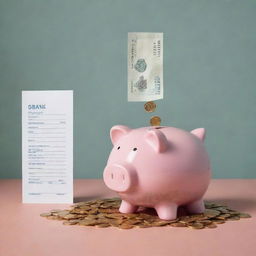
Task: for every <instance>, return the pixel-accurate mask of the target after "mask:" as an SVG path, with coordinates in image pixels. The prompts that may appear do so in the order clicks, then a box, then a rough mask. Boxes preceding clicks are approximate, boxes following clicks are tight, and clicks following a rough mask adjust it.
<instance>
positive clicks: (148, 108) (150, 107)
mask: <svg viewBox="0 0 256 256" xmlns="http://www.w3.org/2000/svg"><path fill="white" fill-rule="evenodd" d="M144 109H145V110H146V111H147V112H154V111H155V109H156V104H155V102H154V101H148V102H146V103H145V104H144Z"/></svg>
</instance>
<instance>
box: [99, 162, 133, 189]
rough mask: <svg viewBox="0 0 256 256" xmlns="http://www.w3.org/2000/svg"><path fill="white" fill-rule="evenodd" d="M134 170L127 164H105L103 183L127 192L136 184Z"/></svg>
mask: <svg viewBox="0 0 256 256" xmlns="http://www.w3.org/2000/svg"><path fill="white" fill-rule="evenodd" d="M136 176H137V175H136V171H135V168H134V167H133V166H130V165H128V164H122V165H121V164H111V165H107V166H106V168H105V170H104V172H103V179H104V182H105V184H106V185H107V186H108V187H109V188H110V189H112V190H114V191H117V192H127V191H128V190H130V189H131V188H132V187H133V186H134V185H135V184H136V180H137V177H136Z"/></svg>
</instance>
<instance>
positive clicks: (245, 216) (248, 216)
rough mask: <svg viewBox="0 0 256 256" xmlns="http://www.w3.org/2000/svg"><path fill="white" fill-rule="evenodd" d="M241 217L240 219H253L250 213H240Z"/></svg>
mask: <svg viewBox="0 0 256 256" xmlns="http://www.w3.org/2000/svg"><path fill="white" fill-rule="evenodd" d="M239 217H240V218H251V215H250V214H248V213H242V212H241V213H239Z"/></svg>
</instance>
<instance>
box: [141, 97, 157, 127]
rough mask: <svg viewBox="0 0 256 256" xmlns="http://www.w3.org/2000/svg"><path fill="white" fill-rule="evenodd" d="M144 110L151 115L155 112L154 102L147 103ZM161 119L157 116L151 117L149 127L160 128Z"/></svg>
mask: <svg viewBox="0 0 256 256" xmlns="http://www.w3.org/2000/svg"><path fill="white" fill-rule="evenodd" d="M144 109H145V110H146V112H148V113H152V112H154V111H155V110H156V104H155V102H154V101H148V102H146V103H145V104H144ZM160 124H161V118H160V117H159V116H152V117H151V118H150V125H151V126H160Z"/></svg>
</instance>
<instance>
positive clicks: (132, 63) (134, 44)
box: [128, 33, 163, 101]
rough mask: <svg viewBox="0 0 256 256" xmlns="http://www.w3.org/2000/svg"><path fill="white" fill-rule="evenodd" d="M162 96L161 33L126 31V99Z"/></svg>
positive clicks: (157, 97) (134, 99) (140, 99)
mask: <svg viewBox="0 0 256 256" xmlns="http://www.w3.org/2000/svg"><path fill="white" fill-rule="evenodd" d="M162 98H163V33H128V101H152V100H159V99H162Z"/></svg>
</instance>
